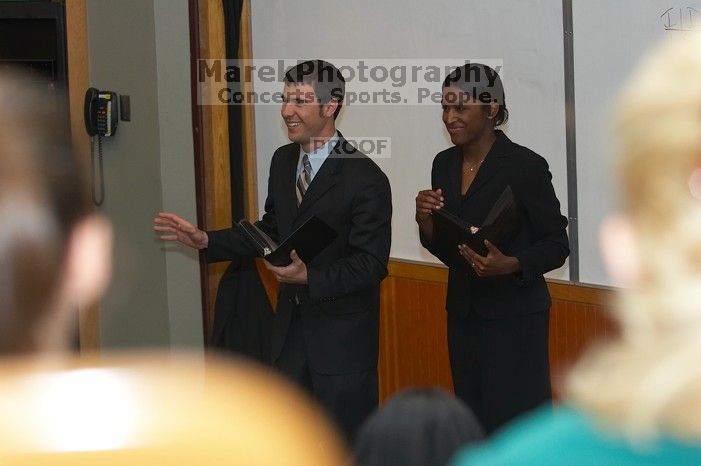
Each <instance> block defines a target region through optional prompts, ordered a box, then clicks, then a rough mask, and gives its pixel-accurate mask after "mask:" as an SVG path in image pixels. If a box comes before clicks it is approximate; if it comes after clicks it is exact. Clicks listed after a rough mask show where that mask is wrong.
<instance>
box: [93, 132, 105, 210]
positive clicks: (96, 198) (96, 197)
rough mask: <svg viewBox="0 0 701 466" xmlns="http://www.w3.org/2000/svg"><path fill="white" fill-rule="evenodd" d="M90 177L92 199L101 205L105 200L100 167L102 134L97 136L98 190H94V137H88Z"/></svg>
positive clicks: (102, 172)
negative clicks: (97, 191)
mask: <svg viewBox="0 0 701 466" xmlns="http://www.w3.org/2000/svg"><path fill="white" fill-rule="evenodd" d="M90 139H91V140H90V164H91V165H90V178H91V180H92V189H91V191H92V201H93V203H94V204H95V205H96V206H101V205H102V203H103V202H104V200H105V176H104V171H103V169H102V136H100V135H98V136H97V158H98V165H99V172H98V175H99V178H100V192H99V195H98V194H97V193H96V192H95V137H94V136H93V137H92V138H90Z"/></svg>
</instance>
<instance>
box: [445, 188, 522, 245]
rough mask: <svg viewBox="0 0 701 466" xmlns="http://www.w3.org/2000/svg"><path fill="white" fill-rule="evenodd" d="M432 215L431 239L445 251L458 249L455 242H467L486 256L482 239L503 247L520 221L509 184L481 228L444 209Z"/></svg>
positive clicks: (510, 238) (511, 237) (513, 234)
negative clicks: (438, 243) (437, 242)
mask: <svg viewBox="0 0 701 466" xmlns="http://www.w3.org/2000/svg"><path fill="white" fill-rule="evenodd" d="M432 214H433V238H434V241H439V242H440V243H441V245H442V246H443V247H444V248H446V250H447V251H451V250H452V251H454V252H455V253H456V254H459V252H458V245H460V244H467V246H469V247H470V249H472V250H473V251H475V252H476V253H477V254H479V255H481V256H486V255H487V247H486V246H485V245H484V240H489V242H490V243H492V244H493V245H495V246H496V247H497V248H499V249H500V250H502V251H503V250H504V248H505V247H507V246H508V244H509V242H510V241H511V240H512V239H513V237H514V236H515V235H516V233H517V232H518V229H519V226H520V221H519V216H518V211H517V209H516V201H515V199H514V194H513V192H512V190H511V186H507V187H506V188H505V189H504V191H503V192H502V193H501V195H500V196H499V198H498V199H497V201H496V202H495V203H494V205H493V206H492V208H491V210H490V211H489V213H488V214H487V217H486V218H485V219H484V223H483V224H482V226H481V227H477V226H475V225H470V224H469V223H467V222H466V221H464V220H463V219H461V218H460V217H458V216H457V215H455V214H453V213H452V212H449V211H447V210H445V209H437V210H434V211H433V212H432Z"/></svg>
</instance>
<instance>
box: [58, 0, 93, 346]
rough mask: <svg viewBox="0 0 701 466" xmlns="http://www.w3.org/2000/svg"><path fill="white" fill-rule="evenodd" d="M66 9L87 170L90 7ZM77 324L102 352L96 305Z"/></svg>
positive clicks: (71, 86) (73, 107) (71, 82)
mask: <svg viewBox="0 0 701 466" xmlns="http://www.w3.org/2000/svg"><path fill="white" fill-rule="evenodd" d="M65 8H66V49H67V52H68V105H69V112H70V119H71V142H72V144H73V149H74V150H75V151H76V153H77V155H78V157H80V159H81V160H82V161H83V162H84V165H85V169H86V171H87V170H88V169H89V167H90V137H89V136H88V133H87V132H86V131H85V123H84V122H83V103H84V102H83V101H84V96H85V91H86V89H87V88H88V87H89V86H90V58H89V54H88V14H87V6H86V4H85V0H66V3H65ZM78 327H79V339H80V349H81V351H86V352H87V351H89V352H96V351H99V349H100V313H99V307H98V306H97V305H95V306H91V307H88V308H84V309H79V314H78Z"/></svg>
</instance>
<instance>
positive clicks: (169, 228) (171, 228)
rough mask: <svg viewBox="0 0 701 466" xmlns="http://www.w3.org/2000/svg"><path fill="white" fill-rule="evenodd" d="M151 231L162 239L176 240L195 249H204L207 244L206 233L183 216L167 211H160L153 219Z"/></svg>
mask: <svg viewBox="0 0 701 466" xmlns="http://www.w3.org/2000/svg"><path fill="white" fill-rule="evenodd" d="M153 231H155V232H156V233H158V237H159V238H161V239H162V240H163V241H178V242H180V243H182V244H184V245H185V246H189V247H191V248H195V249H204V248H206V247H207V245H208V244H209V238H208V237H207V233H205V232H204V231H202V230H200V229H199V228H197V227H196V226H194V225H193V224H192V223H190V222H188V221H187V220H185V219H184V218H182V217H179V216H177V215H175V214H171V213H168V212H160V213H159V214H158V215H157V216H156V218H154V219H153Z"/></svg>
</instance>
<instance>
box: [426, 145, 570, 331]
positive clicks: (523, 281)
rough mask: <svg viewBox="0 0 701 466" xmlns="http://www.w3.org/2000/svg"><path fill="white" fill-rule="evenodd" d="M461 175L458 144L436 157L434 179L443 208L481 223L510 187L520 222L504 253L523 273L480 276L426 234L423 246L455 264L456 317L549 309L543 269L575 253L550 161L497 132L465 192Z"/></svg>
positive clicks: (451, 287)
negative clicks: (552, 180) (510, 257)
mask: <svg viewBox="0 0 701 466" xmlns="http://www.w3.org/2000/svg"><path fill="white" fill-rule="evenodd" d="M461 174H462V151H461V149H460V148H459V147H457V146H454V147H452V148H450V149H446V150H444V151H443V152H440V153H439V154H438V155H436V157H435V159H434V161H433V169H432V171H431V184H432V186H433V189H434V190H435V189H438V188H440V189H442V190H443V197H444V198H445V206H444V207H443V208H444V209H448V210H449V211H451V212H453V213H455V214H457V215H459V216H460V217H461V218H462V219H464V220H466V221H467V222H468V223H470V224H471V225H475V226H479V225H481V224H482V223H483V221H484V219H485V217H486V216H487V213H488V212H489V210H490V209H491V207H492V206H493V204H494V203H495V202H496V200H497V198H498V197H499V195H501V193H502V192H503V191H504V189H505V188H506V186H509V185H510V186H511V189H512V190H513V193H514V197H515V199H516V203H517V208H518V212H519V217H520V221H521V225H520V229H519V231H518V233H517V234H516V235H515V237H514V238H513V240H512V241H511V242H510V243H509V245H508V246H506V247H504V248H503V250H502V253H504V254H505V255H507V256H515V257H516V258H518V260H519V262H520V263H521V272H520V273H518V274H515V275H508V276H500V277H486V278H480V277H478V276H477V275H476V274H475V273H474V271H473V270H472V268H471V267H469V266H468V265H467V262H466V261H465V260H464V259H462V258H458V259H455V254H453V251H447V250H446V249H445V247H444V246H442V245H441V242H440V237H436V238H433V242H432V244H429V243H428V242H427V241H426V238H424V237H422V238H421V242H422V244H423V245H424V247H426V248H427V249H428V250H429V251H431V253H433V254H434V255H435V256H436V257H438V258H439V259H441V260H442V261H443V262H444V263H445V264H446V265H448V267H449V268H450V271H449V277H448V297H447V301H446V309H447V311H448V312H449V313H451V314H452V315H456V316H466V315H468V314H469V313H472V312H474V313H477V315H479V316H480V317H482V318H487V319H500V318H504V317H509V316H513V315H515V314H528V313H536V312H545V311H547V310H548V309H549V308H550V303H551V301H550V295H549V293H548V289H547V287H546V284H545V280H544V278H543V274H544V273H546V272H548V271H550V270H553V269H556V268H558V267H560V266H561V265H562V264H563V263H564V261H565V259H566V258H567V256H568V254H569V245H568V239H567V232H566V227H567V219H566V218H565V217H564V216H562V215H561V214H560V203H559V201H558V200H557V197H555V191H554V189H553V186H552V183H551V179H552V175H551V174H550V171H549V170H548V164H547V162H546V161H545V159H543V158H542V157H541V156H539V155H538V154H536V153H535V152H533V151H531V150H530V149H527V148H525V147H523V146H520V145H518V144H515V143H513V142H512V141H511V140H510V139H509V138H508V137H506V135H505V134H504V133H503V132H501V131H497V138H496V141H495V143H494V145H493V146H492V148H491V150H490V151H489V153H488V154H487V156H486V157H485V159H484V162H482V166H481V168H480V170H479V171H478V172H477V176H476V177H475V180H474V181H473V183H472V185H471V186H470V188H469V189H468V191H467V193H466V194H465V196H462V195H461V189H462V188H461V183H462V178H461Z"/></svg>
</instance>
